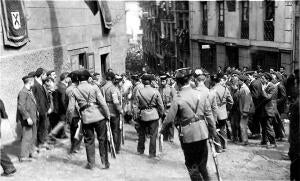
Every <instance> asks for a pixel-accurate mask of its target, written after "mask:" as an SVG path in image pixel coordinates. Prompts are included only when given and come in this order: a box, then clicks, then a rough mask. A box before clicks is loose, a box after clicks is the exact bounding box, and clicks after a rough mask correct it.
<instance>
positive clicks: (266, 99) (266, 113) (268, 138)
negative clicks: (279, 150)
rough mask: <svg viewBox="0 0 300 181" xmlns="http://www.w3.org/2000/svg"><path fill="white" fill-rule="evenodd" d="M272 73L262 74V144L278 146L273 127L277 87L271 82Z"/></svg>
mask: <svg viewBox="0 0 300 181" xmlns="http://www.w3.org/2000/svg"><path fill="white" fill-rule="evenodd" d="M271 81H272V75H271V74H270V73H267V72H266V73H264V74H263V75H262V97H263V100H262V101H261V104H262V110H261V117H262V121H261V126H262V143H261V144H262V145H267V146H269V144H271V145H274V147H277V145H276V141H275V132H274V129H273V127H272V125H273V123H274V121H275V107H274V106H275V105H274V103H273V101H272V99H274V95H275V93H276V87H275V85H274V84H273V83H272V82H271Z"/></svg>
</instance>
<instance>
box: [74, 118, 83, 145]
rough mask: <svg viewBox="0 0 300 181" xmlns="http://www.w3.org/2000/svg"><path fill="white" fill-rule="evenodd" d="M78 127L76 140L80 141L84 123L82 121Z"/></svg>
mask: <svg viewBox="0 0 300 181" xmlns="http://www.w3.org/2000/svg"><path fill="white" fill-rule="evenodd" d="M77 125H78V127H77V129H76V132H75V135H74V138H75V139H76V140H80V136H81V134H82V132H81V130H82V122H81V120H79V121H78V123H77Z"/></svg>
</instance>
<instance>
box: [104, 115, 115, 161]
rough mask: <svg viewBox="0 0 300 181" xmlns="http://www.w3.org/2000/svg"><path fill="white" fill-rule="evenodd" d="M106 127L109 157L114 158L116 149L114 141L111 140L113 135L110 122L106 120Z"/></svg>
mask: <svg viewBox="0 0 300 181" xmlns="http://www.w3.org/2000/svg"><path fill="white" fill-rule="evenodd" d="M106 127H107V139H108V145H109V148H110V152H111V157H113V158H116V149H115V143H114V140H113V135H112V132H111V128H110V122H109V121H106Z"/></svg>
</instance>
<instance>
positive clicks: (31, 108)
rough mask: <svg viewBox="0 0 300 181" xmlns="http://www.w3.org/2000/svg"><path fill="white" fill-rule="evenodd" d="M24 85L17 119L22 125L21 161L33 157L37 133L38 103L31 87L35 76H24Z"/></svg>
mask: <svg viewBox="0 0 300 181" xmlns="http://www.w3.org/2000/svg"><path fill="white" fill-rule="evenodd" d="M22 80H23V82H24V87H23V88H22V90H21V91H20V92H19V95H18V106H17V119H18V120H19V121H20V122H21V125H22V139H21V151H20V155H19V161H20V162H24V161H31V158H32V157H33V153H34V151H35V150H34V148H35V141H36V135H37V128H36V123H37V114H38V113H37V105H36V100H35V98H34V95H33V93H32V91H31V87H32V86H33V84H34V77H30V76H24V77H23V78H22Z"/></svg>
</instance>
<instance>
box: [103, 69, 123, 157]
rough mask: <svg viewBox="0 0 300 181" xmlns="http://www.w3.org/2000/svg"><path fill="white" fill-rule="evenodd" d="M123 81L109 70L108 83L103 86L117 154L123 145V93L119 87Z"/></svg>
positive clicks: (107, 74)
mask: <svg viewBox="0 0 300 181" xmlns="http://www.w3.org/2000/svg"><path fill="white" fill-rule="evenodd" d="M121 81H122V77H121V76H119V75H115V74H114V73H113V72H108V73H106V84H105V85H104V86H103V87H102V93H103V96H104V98H105V100H106V103H107V105H108V108H109V112H110V126H111V131H112V135H113V140H114V144H115V149H116V153H117V154H118V153H119V151H120V146H121V129H120V116H122V114H123V110H122V105H121V99H122V95H121V92H120V89H119V84H120V83H121Z"/></svg>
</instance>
